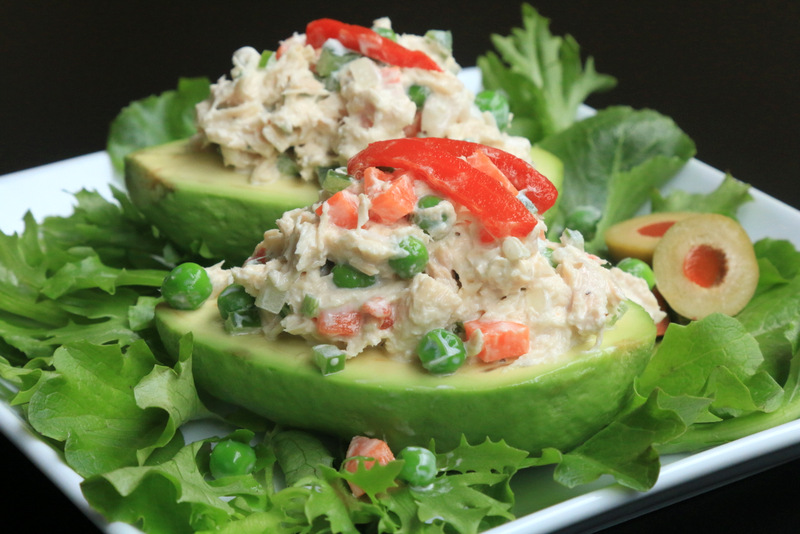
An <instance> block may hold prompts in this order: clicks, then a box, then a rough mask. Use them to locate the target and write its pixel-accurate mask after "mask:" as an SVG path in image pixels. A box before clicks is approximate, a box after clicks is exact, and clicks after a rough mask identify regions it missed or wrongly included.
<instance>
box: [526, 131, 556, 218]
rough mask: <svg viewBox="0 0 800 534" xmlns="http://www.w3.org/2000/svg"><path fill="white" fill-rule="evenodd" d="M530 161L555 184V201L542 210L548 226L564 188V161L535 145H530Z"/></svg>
mask: <svg viewBox="0 0 800 534" xmlns="http://www.w3.org/2000/svg"><path fill="white" fill-rule="evenodd" d="M531 161H532V162H533V165H534V167H535V168H536V170H537V171H539V172H540V173H542V174H543V175H544V176H545V177H547V179H548V180H550V182H551V183H552V184H553V185H554V186H555V188H556V191H558V197H557V198H556V203H555V204H553V206H552V207H551V208H550V209H549V210H547V211H546V212H544V215H543V218H544V222H545V224H547V225H548V226H549V225H550V223H551V222H552V220H553V218H554V217H555V216H556V213H558V207H559V204H560V201H561V191H562V189H563V188H564V162H563V161H561V160H560V159H559V158H558V156H556V155H555V154H553V153H552V152H548V151H547V150H545V149H543V148H540V147H538V146H536V145H534V146H532V147H531Z"/></svg>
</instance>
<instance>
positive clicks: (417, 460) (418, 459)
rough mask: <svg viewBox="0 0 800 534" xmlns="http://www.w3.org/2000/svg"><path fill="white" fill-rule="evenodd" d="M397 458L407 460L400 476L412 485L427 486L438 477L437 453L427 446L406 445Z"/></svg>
mask: <svg viewBox="0 0 800 534" xmlns="http://www.w3.org/2000/svg"><path fill="white" fill-rule="evenodd" d="M397 458H398V459H399V460H403V461H404V462H405V463H404V464H403V468H402V469H401V470H400V475H399V477H400V479H401V480H405V481H406V482H408V483H409V484H410V485H412V486H416V487H425V486H427V485H428V484H430V483H431V482H433V480H434V479H435V478H436V473H437V472H438V467H437V466H436V455H435V454H433V452H431V451H430V450H428V449H426V448H425V447H406V448H405V449H403V450H402V451H400V454H398V455H397Z"/></svg>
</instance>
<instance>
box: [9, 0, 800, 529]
mask: <svg viewBox="0 0 800 534" xmlns="http://www.w3.org/2000/svg"><path fill="white" fill-rule="evenodd" d="M532 3H533V5H534V6H536V7H537V9H538V10H539V11H540V12H541V13H542V14H543V15H545V16H547V17H548V18H550V19H551V21H552V24H551V29H552V31H553V32H554V33H556V34H565V33H569V34H571V35H572V36H574V37H575V38H576V39H577V41H578V43H580V45H581V50H582V53H583V54H584V57H585V56H587V55H591V56H593V57H594V58H595V61H596V68H597V70H598V71H600V72H603V73H607V74H612V75H614V76H615V77H617V79H618V82H619V83H618V86H617V87H616V88H615V89H613V90H612V91H610V92H608V93H604V94H600V95H594V96H592V97H591V98H590V99H589V101H588V103H589V104H590V105H592V106H595V107H598V108H602V107H605V106H609V105H616V104H624V105H630V106H633V107H636V108H651V109H655V110H657V111H659V112H661V113H663V114H665V115H668V116H670V117H672V118H673V119H674V120H675V121H676V122H677V124H678V125H679V126H680V127H681V128H683V130H684V131H686V132H687V133H688V134H689V135H690V136H691V137H692V138H693V139H694V140H695V142H696V144H697V149H698V151H697V158H698V159H700V160H702V161H704V162H706V163H708V164H710V165H712V166H714V167H716V168H718V169H721V170H725V171H729V172H730V173H731V174H733V176H735V177H736V178H738V179H740V180H743V181H745V182H748V183H750V184H752V185H753V186H755V187H757V188H759V189H761V190H762V191H764V192H766V193H768V194H770V195H772V196H775V197H777V198H779V199H781V200H783V201H784V202H786V203H787V204H789V205H791V206H794V207H800V187H798V185H797V182H798V179H800V169H799V168H798V158H797V149H798V148H800V147H798V140H800V135H798V134H799V133H800V131H799V129H798V124H800V116H798V98H797V94H796V92H797V89H798V87H800V83H799V82H800V74H798V73H799V72H800V37H798V34H799V33H800V32H798V30H797V28H798V23H800V3H798V2H796V1H794V0H786V1H777V0H765V1H762V2H752V1H741V0H739V1H721V0H703V1H691V2H683V1H672V2H648V1H641V0H640V1H611V2H592V1H589V0H576V1H570V0H538V1H534V2H532ZM288 4H290V5H289V6H288V7H287V5H286V4H278V3H276V2H263V1H262V2H258V1H244V0H227V1H226V2H205V1H196V2H192V3H189V2H152V1H139V2H100V1H96V0H88V1H84V2H54V1H43V0H41V1H40V0H11V1H9V2H4V5H3V7H2V8H0V73H2V83H0V109H2V112H0V118H2V121H0V174H5V173H9V172H13V171H17V170H21V169H25V168H28V167H33V166H37V165H41V164H45V163H50V162H54V161H59V160H62V159H65V158H69V157H73V156H77V155H81V154H85V153H89V152H95V151H99V150H103V149H104V146H105V138H106V135H107V133H108V124H109V122H110V120H111V119H112V118H113V117H114V116H115V114H116V113H117V112H118V111H119V109H120V108H121V107H123V106H124V105H126V104H127V103H128V102H129V101H131V100H134V99H138V98H141V97H144V96H147V95H149V94H153V93H159V92H161V91H163V90H165V89H170V88H173V87H174V86H175V84H176V82H177V79H178V77H179V76H206V77H209V78H211V79H212V80H213V79H216V78H218V77H219V76H221V75H223V74H227V73H228V71H229V69H230V57H231V54H232V52H233V51H234V50H235V49H236V48H238V47H240V46H243V45H251V46H254V47H256V48H259V49H274V48H275V47H276V46H277V43H278V41H279V40H280V39H282V38H285V37H287V36H288V35H290V34H291V33H292V32H295V31H297V32H302V31H303V29H304V27H305V23H306V22H308V21H309V20H311V19H314V18H320V17H333V18H338V19H340V20H344V21H347V22H352V23H356V24H363V25H369V24H370V23H371V21H372V20H373V19H375V18H377V17H380V16H389V17H391V19H392V21H393V23H394V27H395V29H396V30H398V31H401V32H406V33H422V32H424V31H425V30H427V29H430V28H437V29H451V30H452V31H453V34H454V46H455V55H456V59H457V60H458V61H459V63H460V64H461V65H463V66H469V65H473V64H474V63H475V59H476V57H477V56H478V55H480V54H482V53H484V52H485V51H487V50H489V49H490V48H491V46H492V45H491V41H490V35H491V34H492V33H500V34H503V35H505V34H508V32H509V30H510V29H511V28H512V27H514V26H518V25H519V24H520V23H521V16H520V4H519V3H518V2H507V1H504V2H486V1H483V2H474V1H471V0H466V1H461V2H450V3H446V5H445V4H444V3H443V4H442V5H439V4H433V3H431V2H420V1H413V0H412V1H406V2H403V3H389V2H387V3H380V2H363V3H356V2H349V1H347V0H338V1H336V2H330V1H328V2H310V1H302V0H299V1H294V2H291V3H288ZM289 7H290V8H291V10H290V9H289ZM0 446H2V456H1V457H0V458H2V460H0V461H2V470H3V473H4V475H5V476H4V481H3V487H4V488H5V489H4V490H3V492H2V493H3V497H2V499H0V510H2V513H3V516H4V518H5V524H7V525H12V524H14V523H13V522H16V521H17V520H20V521H22V525H24V526H25V528H26V530H28V531H31V532H47V531H50V530H56V529H58V530H60V531H65V530H74V531H80V532H92V531H93V530H94V527H93V525H92V524H91V523H90V522H89V521H88V519H86V518H85V517H84V516H83V514H82V513H81V512H79V511H78V510H77V509H76V508H75V507H74V506H73V505H72V504H71V503H70V502H69V501H68V500H67V499H66V498H65V497H64V496H63V495H62V494H61V493H60V492H59V491H58V490H57V489H56V488H55V487H54V486H52V485H51V484H50V483H49V481H48V480H47V479H46V477H44V476H43V475H42V474H41V473H40V472H39V471H38V469H37V468H36V467H35V466H33V465H32V464H31V463H30V462H29V461H28V460H27V459H26V458H25V456H24V455H23V454H22V453H20V452H19V451H18V450H17V449H16V448H15V447H14V446H13V445H12V444H11V443H10V442H9V441H8V440H7V439H6V438H4V437H3V438H2V439H1V440H0ZM796 458H800V447H798V448H796V449H789V450H787V451H784V452H783V453H782V454H781V455H776V456H774V460H775V462H774V463H777V464H778V465H773V466H770V465H764V464H758V465H756V466H753V467H754V469H755V470H757V471H760V472H759V473H756V474H752V475H750V476H746V477H745V478H743V479H741V480H739V481H733V482H731V483H729V484H725V485H723V486H722V487H719V488H716V489H711V490H710V491H706V492H702V493H701V494H700V495H692V496H690V495H688V494H687V495H686V497H688V498H687V499H685V500H681V502H678V503H675V504H671V505H669V506H667V507H665V508H662V509H660V510H656V511H649V512H648V513H644V514H643V515H640V516H638V517H635V518H629V519H628V520H626V521H624V522H622V523H618V524H615V525H609V524H591V525H581V526H580V528H579V530H578V531H591V530H597V529H602V528H606V529H607V532H610V533H627V532H660V531H666V530H669V531H671V532H672V531H676V532H680V531H683V532H698V531H701V530H702V531H703V532H778V533H780V532H796V531H797V526H796V525H797V523H798V522H800V508H798V507H797V505H796V502H795V500H796V495H797V488H798V483H797V482H796V481H797V480H800V478H799V476H800V460H797V459H796ZM763 469H766V470H763ZM745 471H747V470H745ZM736 476H737V477H738V476H739V475H736ZM726 482H727V481H726ZM690 491H691V492H692V493H693V492H694V490H690V489H687V492H690ZM680 497H682V496H681V495H680V494H678V495H676V498H679V499H680ZM637 513H638V512H637ZM609 520H610V521H612V522H615V521H616V520H617V519H616V518H610V519H609Z"/></svg>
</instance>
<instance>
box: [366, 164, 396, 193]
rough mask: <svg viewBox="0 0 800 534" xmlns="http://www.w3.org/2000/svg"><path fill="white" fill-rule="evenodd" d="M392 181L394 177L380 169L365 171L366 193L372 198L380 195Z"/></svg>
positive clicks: (371, 168)
mask: <svg viewBox="0 0 800 534" xmlns="http://www.w3.org/2000/svg"><path fill="white" fill-rule="evenodd" d="M391 179H392V175H391V174H389V173H388V172H385V171H382V170H380V169H379V168H378V167H367V168H366V169H364V193H365V194H366V195H367V196H368V197H370V198H372V197H374V196H376V195H378V194H379V193H380V192H381V191H383V190H384V189H385V188H386V185H387V182H389V181H390V180H391Z"/></svg>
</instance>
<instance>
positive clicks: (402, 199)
mask: <svg viewBox="0 0 800 534" xmlns="http://www.w3.org/2000/svg"><path fill="white" fill-rule="evenodd" d="M438 142H439V140H437V139H432V138H431V139H426V140H419V142H413V143H412V141H411V140H401V141H397V140H395V141H390V142H386V143H376V144H374V145H371V146H370V147H369V149H367V150H365V151H364V152H363V153H362V154H364V153H368V152H372V153H374V154H377V158H378V159H377V160H375V161H389V160H388V159H383V160H382V159H381V158H382V157H384V158H385V157H386V154H389V153H391V152H392V151H395V152H396V151H398V150H400V149H399V148H397V146H399V145H404V148H405V149H406V150H408V151H409V153H410V154H412V155H411V156H410V157H412V158H416V159H417V162H416V163H417V165H418V166H413V165H409V167H408V168H397V167H387V166H371V165H370V163H372V162H373V160H371V159H367V158H365V157H364V156H362V155H361V154H359V155H358V156H356V157H355V158H353V159H352V160H351V164H350V165H349V166H348V169H347V171H349V172H351V173H352V176H351V178H352V180H351V181H350V182H349V183H348V185H347V187H345V188H343V189H341V190H339V191H337V192H335V193H330V192H328V193H325V194H324V196H323V197H322V199H321V200H320V202H318V203H317V204H315V205H313V206H311V207H308V208H303V209H296V210H292V211H289V212H287V213H286V214H284V215H283V217H281V218H280V219H279V220H278V223H277V228H275V229H272V230H268V231H267V232H265V234H264V240H263V241H262V242H261V243H260V244H259V245H258V246H257V247H256V249H255V251H254V253H253V255H252V257H251V258H250V259H249V260H248V261H247V262H245V264H244V265H242V266H239V267H234V268H231V269H225V270H223V269H221V267H219V266H217V267H214V268H212V269H211V271H212V278H213V279H215V280H216V285H217V287H218V288H222V287H225V286H227V285H229V284H231V283H234V284H237V285H240V286H242V287H244V289H245V290H246V292H247V293H249V294H250V295H251V296H252V297H253V298H254V299H255V305H256V306H257V308H258V309H259V311H260V314H261V319H262V325H261V326H262V328H263V330H264V332H265V333H266V334H267V335H268V336H273V337H274V336H276V335H277V334H279V333H281V332H286V333H289V334H293V335H298V336H302V337H304V338H306V339H308V340H309V341H311V342H312V343H318V344H330V345H334V346H336V347H337V348H339V349H340V350H342V351H343V352H344V353H345V354H346V356H347V357H354V356H357V355H358V354H359V353H361V352H362V351H363V350H365V349H367V348H369V347H383V348H384V349H385V350H386V352H387V353H388V354H390V355H391V356H392V357H396V358H401V359H406V360H409V361H412V360H414V359H415V358H417V357H421V355H420V350H423V349H421V348H420V347H421V345H422V344H424V343H425V340H426V336H427V337H428V338H429V337H430V335H429V334H430V332H432V331H440V333H441V334H442V335H444V337H441V336H439V337H438V338H437V339H436V340H434V342H435V343H438V344H439V345H443V344H445V345H446V344H447V343H448V339H449V338H447V335H448V333H449V334H455V335H456V337H457V338H458V339H459V340H463V342H464V343H465V347H464V349H463V352H464V354H463V356H464V357H471V356H474V357H476V358H477V360H480V361H482V362H484V363H492V362H502V363H508V364H510V365H514V366H519V365H523V366H524V365H531V364H534V363H537V362H541V361H543V360H546V359H548V358H554V357H557V356H559V355H561V354H563V353H565V352H567V351H568V350H570V349H571V348H573V347H575V346H576V345H579V344H583V343H587V342H592V340H595V341H597V340H599V339H600V338H601V336H602V332H603V330H604V329H605V328H606V327H607V326H608V325H609V324H610V323H611V322H613V320H614V318H615V316H617V315H619V314H620V313H621V312H622V311H623V310H624V305H623V303H624V302H626V301H632V302H634V303H636V304H638V305H641V306H642V307H643V308H644V309H645V310H646V311H647V312H648V313H649V314H650V315H651V317H652V318H653V320H654V321H655V322H658V321H660V320H661V319H662V318H663V317H664V313H663V312H662V311H661V310H660V308H659V304H658V302H657V300H656V298H655V296H654V295H653V293H652V292H651V291H650V288H649V286H648V284H647V282H645V281H644V280H643V279H641V278H639V277H637V276H634V275H631V274H629V273H627V272H624V271H622V270H620V269H618V268H616V267H610V266H609V265H607V263H606V261H605V260H602V259H600V258H598V257H597V256H595V255H592V254H588V253H586V252H585V251H584V250H583V240H582V237H581V235H580V233H579V232H570V231H568V232H565V234H564V235H563V236H562V238H561V240H560V241H559V242H553V241H549V240H548V239H547V238H546V237H545V235H546V226H545V223H544V222H543V221H542V218H541V215H540V214H539V212H538V210H537V208H536V207H535V205H533V203H530V204H528V206H529V209H530V211H529V210H527V209H526V210H525V211H526V213H527V214H528V215H529V216H531V218H532V220H533V221H534V222H533V225H532V226H530V229H526V230H521V231H519V232H516V235H512V232H514V231H513V230H508V228H509V227H508V226H503V227H498V228H500V229H499V230H494V233H495V234H497V233H498V232H499V234H500V235H493V234H492V232H488V231H487V228H491V227H492V226H491V221H492V220H493V219H494V218H495V217H500V216H501V214H495V213H490V212H483V213H481V212H476V209H472V210H470V209H467V208H466V207H465V205H464V204H463V203H461V202H460V201H459V199H457V198H454V197H453V196H451V195H446V194H443V192H442V188H441V187H440V186H439V185H438V184H437V183H436V181H432V180H431V179H429V178H427V177H426V176H427V175H426V174H425V173H426V172H428V168H429V167H431V166H435V164H436V163H435V162H430V161H425V159H424V158H425V156H424V153H425V152H424V147H425V146H426V145H430V144H435V143H438ZM437 147H438V148H442V147H453V148H454V150H456V151H457V152H460V153H467V152H470V151H475V152H481V153H482V154H483V155H486V154H487V152H489V153H490V154H492V157H493V158H494V160H492V158H487V160H488V161H489V162H490V163H491V164H492V166H493V168H494V169H496V170H497V171H498V173H499V174H498V175H497V176H498V177H500V178H502V177H503V176H504V175H503V173H502V172H499V167H504V164H505V163H507V162H508V161H509V159H512V160H516V158H515V157H514V156H511V155H508V154H502V153H499V151H495V152H491V151H490V149H488V148H487V147H483V146H482V145H478V144H475V143H467V142H464V143H456V144H454V143H447V144H444V145H442V144H439V145H437ZM501 158H504V159H501ZM454 159H457V160H460V161H463V160H462V159H460V158H457V157H454ZM467 160H468V161H472V162H474V161H476V158H467ZM495 161H496V162H498V163H500V165H494V162H495ZM354 162H356V163H354ZM358 163H360V165H359V164H358ZM483 165H485V162H484V164H483ZM505 167H508V165H507V164H506V165H505ZM528 167H530V169H531V172H532V173H533V172H535V171H534V170H533V167H531V166H530V165H528ZM483 169H484V170H488V169H487V167H483ZM482 174H483V176H487V177H488V174H486V173H482ZM498 177H489V178H488V180H490V181H491V180H498V179H499V178H498ZM447 179H448V180H451V181H457V180H458V178H457V177H456V176H450V177H448V178H447ZM514 180H515V182H516V183H517V184H519V183H522V182H523V181H524V180H522V179H520V178H518V177H517V178H514ZM544 180H545V181H546V179H544ZM498 183H499V182H498ZM527 183H529V184H531V183H532V182H531V181H530V180H529V181H528V182H527ZM466 185H467V186H468V187H467V189H466V190H469V189H470V188H473V187H476V184H475V183H472V182H469V181H468V182H467V183H466ZM500 187H502V188H503V189H502V191H503V194H504V195H506V196H507V197H508V198H510V199H511V201H512V202H515V203H518V204H520V205H523V206H524V205H525V202H524V201H523V199H524V200H528V197H527V196H525V194H524V192H523V193H522V194H520V192H519V191H517V189H516V187H515V185H514V184H513V183H511V182H510V180H509V181H508V182H507V183H505V184H504V185H501V186H500ZM533 188H535V187H533ZM455 196H456V197H458V195H455ZM526 228H527V227H526ZM437 335H438V334H437ZM459 350H461V349H459ZM462 359H464V358H462ZM447 369H448V370H451V369H450V368H449V367H448V368H447Z"/></svg>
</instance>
